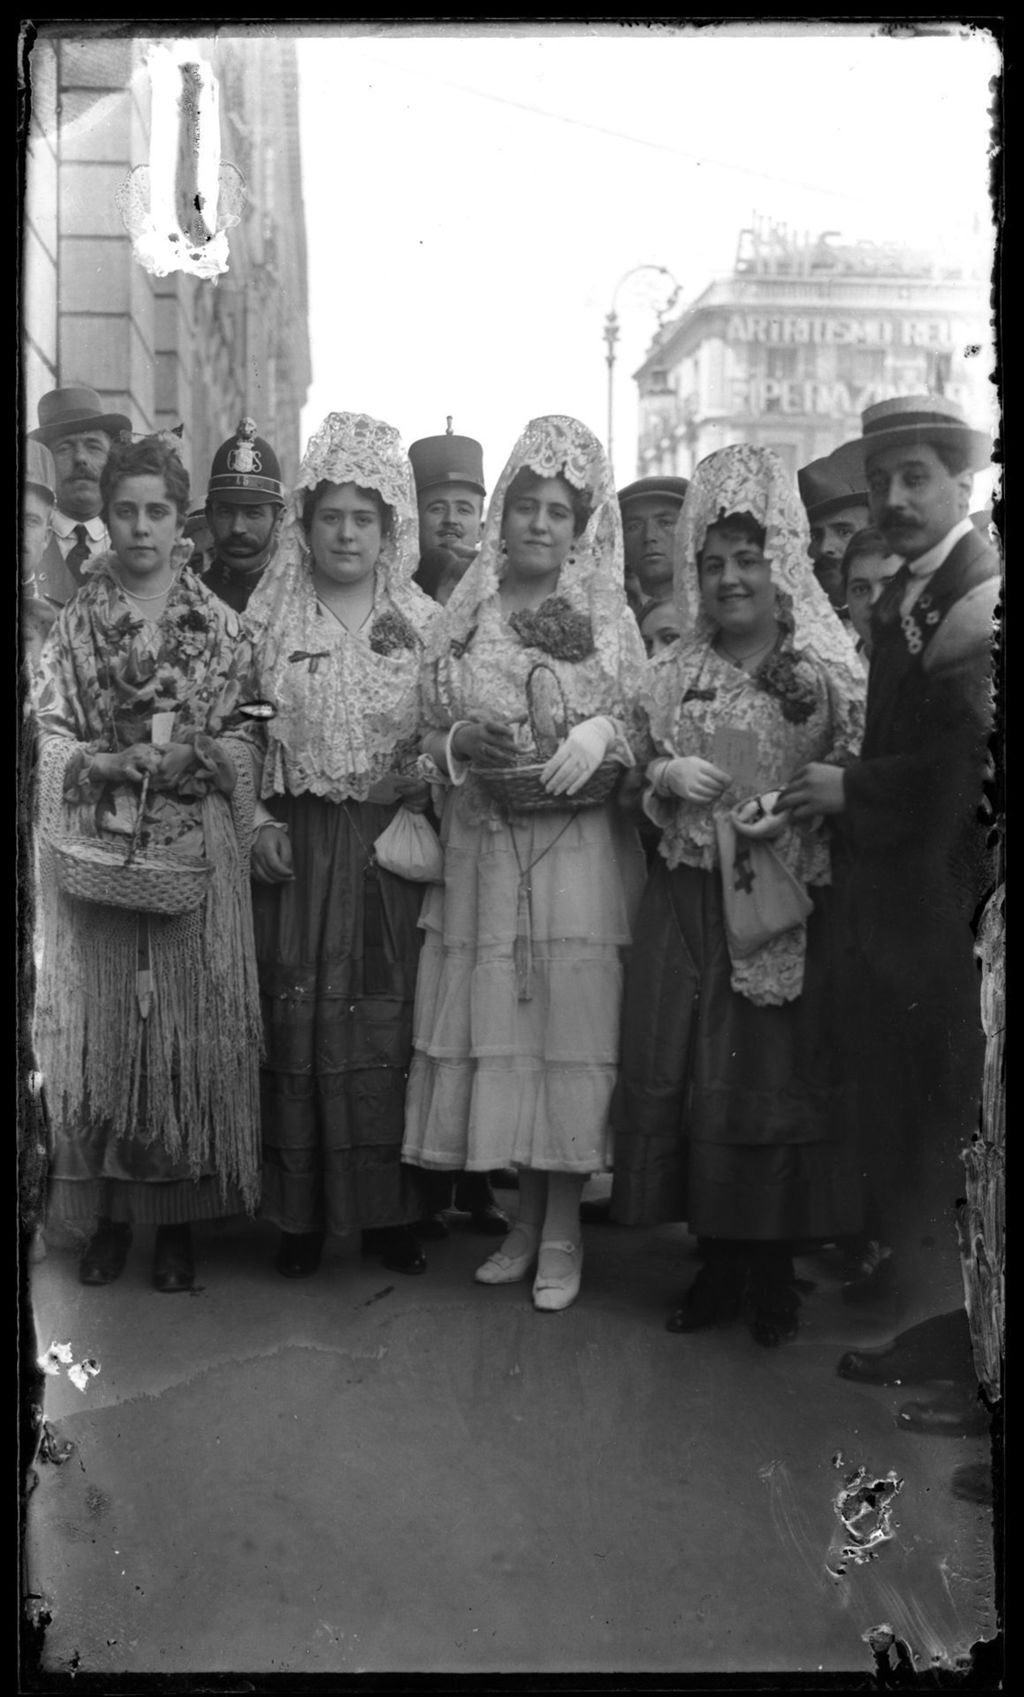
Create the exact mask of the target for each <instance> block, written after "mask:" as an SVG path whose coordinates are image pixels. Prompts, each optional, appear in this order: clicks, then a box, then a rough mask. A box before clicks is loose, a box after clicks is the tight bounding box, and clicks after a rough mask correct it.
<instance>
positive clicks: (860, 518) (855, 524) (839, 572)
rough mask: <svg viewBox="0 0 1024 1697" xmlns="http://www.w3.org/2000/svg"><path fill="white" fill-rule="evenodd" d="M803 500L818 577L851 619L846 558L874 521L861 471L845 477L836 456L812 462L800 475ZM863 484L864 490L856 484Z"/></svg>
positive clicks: (843, 615) (843, 614)
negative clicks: (849, 548) (862, 533)
mask: <svg viewBox="0 0 1024 1697" xmlns="http://www.w3.org/2000/svg"><path fill="white" fill-rule="evenodd" d="M796 475H797V482H798V483H799V485H800V499H801V501H802V502H803V504H804V511H805V512H806V514H807V523H808V524H809V525H810V528H811V545H810V547H809V548H808V550H807V552H808V554H809V555H810V557H811V564H812V566H813V567H814V575H815V577H816V578H817V580H818V582H819V583H820V584H821V587H822V589H823V590H824V591H825V594H826V595H827V596H828V598H829V600H830V601H831V603H832V605H833V607H834V608H835V610H836V612H837V613H838V614H839V617H840V618H841V619H844V620H848V619H849V613H848V611H847V606H846V583H845V580H844V577H843V555H844V554H845V553H846V548H847V545H848V543H849V542H851V541H852V539H853V537H854V536H856V534H857V532H858V531H860V530H865V529H866V528H867V526H868V525H869V524H870V522H871V514H870V512H869V510H868V493H867V490H866V489H865V488H864V487H863V484H864V478H863V473H862V472H861V471H856V472H855V473H854V475H853V476H852V477H850V476H844V475H843V473H842V470H841V469H840V468H839V467H838V466H837V465H836V463H835V457H834V456H833V455H828V456H827V457H826V458H824V459H820V460H812V461H811V463H810V465H805V466H803V467H802V468H801V469H800V471H798V472H797V474H796ZM857 483H860V485H861V487H860V488H856V487H855V485H856V484H857Z"/></svg>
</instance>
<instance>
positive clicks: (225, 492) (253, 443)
mask: <svg viewBox="0 0 1024 1697" xmlns="http://www.w3.org/2000/svg"><path fill="white" fill-rule="evenodd" d="M215 496H219V497H220V499H221V500H230V501H234V502H237V503H238V505H239V506H243V507H256V506H262V505H263V504H264V502H267V501H274V502H276V503H277V505H278V506H282V507H283V506H284V484H283V483H282V482H281V467H280V465H279V464H278V460H277V455H276V454H275V452H274V450H273V448H272V447H271V446H270V443H269V442H267V441H265V440H264V438H263V437H262V436H257V434H256V425H255V422H254V420H253V419H251V418H242V419H239V421H238V429H237V430H236V431H235V434H234V435H233V436H229V437H228V439H227V441H226V442H222V443H221V445H220V447H219V448H218V449H217V452H216V453H215V454H214V456H213V464H212V466H211V467H210V481H209V482H208V484H207V485H206V499H207V501H208V502H209V501H212V500H213V499H214V497H215Z"/></svg>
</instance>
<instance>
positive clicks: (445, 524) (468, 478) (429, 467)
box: [409, 417, 509, 1238]
mask: <svg viewBox="0 0 1024 1697" xmlns="http://www.w3.org/2000/svg"><path fill="white" fill-rule="evenodd" d="M447 424H448V428H447V430H446V431H445V433H444V435H443V436H421V437H420V439H419V441H417V442H412V443H410V446H409V463H410V464H411V466H412V474H413V478H414V479H415V483H416V505H417V509H418V512H419V523H420V563H419V568H418V570H417V572H416V574H415V578H414V581H415V582H416V583H418V584H419V586H420V588H421V589H422V590H423V592H424V594H426V595H429V596H430V597H431V598H432V600H434V601H437V602H439V603H440V604H441V605H442V606H443V605H444V604H445V602H447V600H448V598H449V596H450V595H451V592H452V590H453V589H454V588H455V585H456V584H457V583H458V581H459V579H460V578H461V577H462V575H463V573H464V572H465V570H466V567H467V566H468V565H469V564H470V562H471V561H472V560H473V558H474V556H475V555H476V552H477V549H478V547H479V545H480V529H481V526H482V524H483V517H484V500H485V498H486V495H487V487H486V485H485V483H484V451H483V448H482V447H481V446H480V443H479V442H477V441H476V440H475V439H474V438H473V437H472V436H456V435H454V434H453V432H452V421H451V418H450V417H449V418H448V420H447ZM435 1194H436V1197H437V1208H436V1211H435V1212H434V1213H433V1214H428V1215H427V1216H426V1217H425V1218H424V1219H422V1220H420V1221H419V1222H418V1223H417V1225H416V1230H417V1232H418V1233H419V1235H420V1236H421V1237H427V1238H440V1237H447V1235H448V1226H447V1224H446V1222H445V1219H444V1214H443V1210H444V1209H445V1208H446V1207H447V1206H448V1205H449V1204H450V1203H451V1202H452V1201H453V1200H454V1204H455V1207H456V1209H457V1210H458V1211H459V1212H460V1213H464V1214H468V1215H469V1217H470V1224H471V1226H472V1228H473V1230H474V1231H478V1232H482V1233H484V1234H485V1235H486V1236H488V1237H504V1236H505V1234H506V1233H507V1231H508V1230H509V1222H508V1220H507V1218H506V1216H505V1215H504V1214H503V1213H502V1211H501V1209H500V1208H499V1207H498V1204H497V1201H496V1199H495V1195H494V1191H493V1190H492V1188H491V1183H490V1179H489V1178H488V1176H487V1174H486V1173H462V1174H460V1175H459V1177H458V1179H457V1181H456V1184H455V1190H454V1197H453V1192H452V1186H451V1176H450V1175H444V1174H438V1175H437V1177H436V1190H435Z"/></svg>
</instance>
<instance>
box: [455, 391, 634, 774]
mask: <svg viewBox="0 0 1024 1697" xmlns="http://www.w3.org/2000/svg"><path fill="white" fill-rule="evenodd" d="M524 467H528V468H529V469H530V470H531V471H535V472H536V473H537V474H538V476H541V477H564V478H565V479H566V481H567V482H569V483H571V484H572V486H573V488H575V489H580V490H584V491H586V493H587V495H588V496H589V498H590V503H591V514H590V518H589V520H588V522H587V525H586V528H585V530H584V532H583V534H582V536H580V537H578V538H577V539H576V541H575V542H574V543H573V547H572V550H571V552H570V555H569V558H568V559H567V560H566V561H565V563H564V564H563V566H562V569H561V572H560V575H559V580H558V586H557V590H556V591H555V592H554V593H555V595H556V596H557V597H558V598H559V600H562V601H565V602H568V604H569V606H570V607H571V608H572V609H573V611H574V612H576V613H578V614H582V615H583V616H584V618H585V619H586V620H587V621H588V622H589V625H590V628H591V631H592V634H593V642H594V647H593V652H592V653H590V654H589V655H586V656H585V657H583V658H581V659H576V660H564V659H558V658H555V657H553V656H552V655H551V654H550V653H548V652H545V651H544V650H543V649H541V648H538V647H534V646H528V645H527V644H526V643H525V642H523V641H521V640H520V639H519V638H518V637H517V635H516V633H515V631H514V630H513V629H512V628H511V627H510V625H509V624H508V623H507V622H506V621H505V620H504V618H503V617H502V609H501V601H500V598H499V595H498V587H499V584H500V581H501V570H502V563H501V561H502V556H501V527H502V520H503V517H504V511H505V500H506V496H507V494H508V489H509V486H510V484H511V483H512V480H513V478H514V477H515V476H516V475H517V473H518V472H519V471H520V470H522V469H523V468H524ZM623 585H624V570H623V556H622V525H621V521H620V517H619V503H618V499H617V497H616V494H615V487H614V483H613V481H612V476H611V471H610V468H609V466H608V462H607V458H606V456H605V453H604V449H603V448H602V447H601V444H600V442H599V441H598V440H597V437H596V436H595V435H594V434H593V432H592V431H590V430H588V429H587V427H586V425H584V424H581V423H580V422H579V421H578V420H577V419H573V418H564V417H561V416H552V417H548V418H536V419H532V420H531V421H530V423H529V424H528V425H527V427H526V429H525V430H524V431H523V434H522V435H521V436H520V438H519V440H518V442H517V443H516V445H515V447H514V449H513V451H512V454H511V457H510V459H509V461H508V464H507V465H506V466H505V469H504V471H503V472H502V474H501V476H500V478H499V479H498V482H497V485H496V487H495V490H494V494H493V496H492V497H491V502H490V506H489V507H488V510H487V517H486V519H485V522H484V534H483V541H482V543H481V547H480V552H479V554H478V556H477V558H476V560H475V561H474V562H473V564H472V565H471V566H470V567H469V570H468V571H467V572H466V574H465V576H464V577H463V579H462V581H461V582H460V583H459V585H458V587H457V588H456V589H455V591H454V593H453V595H452V597H451V600H450V601H449V602H448V605H447V607H446V608H445V609H444V617H443V619H441V620H440V621H439V622H438V624H437V626H436V627H435V629H434V631H433V632H432V634H431V638H430V642H429V644H428V648H427V657H426V663H425V666H424V679H423V697H424V700H423V706H424V716H425V723H426V724H427V725H428V726H432V727H444V726H447V725H451V724H453V723H454V722H455V721H456V720H458V719H463V718H475V717H488V718H495V719H500V720H502V721H503V722H504V723H507V724H510V725H512V726H514V727H516V730H517V742H518V743H519V745H520V746H521V747H522V748H524V749H527V748H529V747H530V746H531V742H532V737H531V735H530V729H529V721H528V711H527V700H526V680H527V677H528V675H529V673H530V670H531V668H532V667H533V666H535V665H537V664H538V663H539V662H542V663H543V664H544V665H545V666H548V667H550V669H551V671H552V672H554V673H555V675H556V677H557V678H558V682H559V685H560V686H561V691H562V694H563V696H564V700H565V706H566V718H565V728H566V729H571V728H572V726H573V725H576V724H579V723H580V721H581V720H583V719H588V718H591V717H593V716H594V715H595V714H603V715H607V716H608V717H610V718H612V719H615V720H617V721H619V723H620V725H621V726H622V728H623V735H622V736H621V737H620V738H619V740H618V742H617V743H616V745H615V746H614V748H613V749H612V750H611V752H612V753H613V754H614V755H615V756H617V757H618V758H619V759H621V760H622V761H623V762H624V763H630V762H631V761H632V759H633V746H632V745H633V742H634V736H635V732H636V729H637V727H638V703H639V691H640V682H641V677H642V674H643V669H644V664H645V659H646V656H645V653H644V647H643V642H642V640H641V637H640V632H639V629H638V627H637V623H636V620H635V618H634V617H633V614H632V613H631V612H630V609H629V606H628V603H627V601H626V596H625V590H624V587H623ZM552 705H553V704H552ZM556 711H557V708H556Z"/></svg>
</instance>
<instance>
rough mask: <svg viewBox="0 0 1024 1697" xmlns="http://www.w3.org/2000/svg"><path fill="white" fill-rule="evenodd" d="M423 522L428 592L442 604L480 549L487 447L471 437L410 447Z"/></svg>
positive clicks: (422, 571) (423, 576)
mask: <svg viewBox="0 0 1024 1697" xmlns="http://www.w3.org/2000/svg"><path fill="white" fill-rule="evenodd" d="M409 461H410V464H411V465H412V473H413V477H414V478H415V480H416V504H417V507H418V509H419V520H420V564H419V569H418V571H417V572H416V575H415V581H416V583H418V584H419V586H420V588H421V589H422V590H423V592H424V594H426V595H429V596H431V598H432V599H433V600H434V601H438V602H440V603H441V604H442V606H443V605H444V603H445V602H446V601H447V600H448V597H449V596H450V595H451V592H452V590H453V589H454V588H455V585H456V584H457V583H458V581H459V579H460V578H461V576H462V574H463V572H464V571H465V570H466V567H467V566H468V565H469V563H470V561H471V560H472V559H473V558H474V556H475V554H476V551H477V548H478V547H479V545H480V527H481V525H482V524H483V517H484V498H485V496H486V494H487V489H486V486H485V484H484V460H483V449H482V448H481V446H480V444H479V442H476V441H474V439H473V437H472V436H455V435H453V434H452V421H451V418H450V417H449V419H448V429H447V430H446V432H445V434H444V435H443V436H422V437H421V438H420V440H419V441H418V442H413V443H412V444H411V445H410V448H409Z"/></svg>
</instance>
